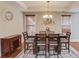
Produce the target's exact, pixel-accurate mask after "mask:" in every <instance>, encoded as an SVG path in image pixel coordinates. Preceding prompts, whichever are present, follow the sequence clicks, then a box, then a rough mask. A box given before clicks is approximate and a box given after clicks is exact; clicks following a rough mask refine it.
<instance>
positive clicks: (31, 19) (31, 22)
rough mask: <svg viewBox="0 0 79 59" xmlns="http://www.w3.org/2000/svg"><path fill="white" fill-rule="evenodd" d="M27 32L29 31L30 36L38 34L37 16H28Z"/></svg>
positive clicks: (26, 21) (26, 22) (26, 20)
mask: <svg viewBox="0 0 79 59" xmlns="http://www.w3.org/2000/svg"><path fill="white" fill-rule="evenodd" d="M25 31H27V33H28V35H35V33H36V20H35V15H26V19H25Z"/></svg>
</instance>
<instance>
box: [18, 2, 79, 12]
mask: <svg viewBox="0 0 79 59" xmlns="http://www.w3.org/2000/svg"><path fill="white" fill-rule="evenodd" d="M18 3H20V4H21V5H22V6H23V7H24V6H26V7H25V8H26V12H40V11H41V12H44V11H47V2H46V1H20V2H18ZM76 6H77V7H76ZM78 6H79V1H78V2H77V1H75V2H74V1H50V2H49V9H48V10H49V11H53V12H68V11H72V10H74V8H75V7H76V8H75V9H77V11H79V9H78V8H79V7H78ZM75 11H76V10H75Z"/></svg>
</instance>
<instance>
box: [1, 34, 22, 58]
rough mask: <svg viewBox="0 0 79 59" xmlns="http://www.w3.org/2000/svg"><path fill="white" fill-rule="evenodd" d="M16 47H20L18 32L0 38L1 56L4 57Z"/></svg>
mask: <svg viewBox="0 0 79 59" xmlns="http://www.w3.org/2000/svg"><path fill="white" fill-rule="evenodd" d="M17 48H21V35H20V34H15V35H12V36H8V37H4V38H1V57H4V56H5V55H6V54H9V55H11V54H12V53H13V52H15V51H16V49H17Z"/></svg>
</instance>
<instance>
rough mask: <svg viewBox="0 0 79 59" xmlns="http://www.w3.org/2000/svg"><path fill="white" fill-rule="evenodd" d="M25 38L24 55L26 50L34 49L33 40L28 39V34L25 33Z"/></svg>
mask: <svg viewBox="0 0 79 59" xmlns="http://www.w3.org/2000/svg"><path fill="white" fill-rule="evenodd" d="M23 37H24V53H25V51H26V50H29V49H32V48H33V39H29V38H28V33H27V32H23Z"/></svg>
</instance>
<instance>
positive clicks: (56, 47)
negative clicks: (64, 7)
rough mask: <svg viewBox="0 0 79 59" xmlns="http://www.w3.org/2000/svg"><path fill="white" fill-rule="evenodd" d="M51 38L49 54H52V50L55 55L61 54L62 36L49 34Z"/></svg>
mask: <svg viewBox="0 0 79 59" xmlns="http://www.w3.org/2000/svg"><path fill="white" fill-rule="evenodd" d="M48 37H49V38H48V39H49V48H48V49H49V54H50V55H52V54H51V53H50V52H51V51H53V55H57V57H59V54H60V52H61V51H60V50H61V49H60V48H61V46H60V38H59V34H48Z"/></svg>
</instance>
